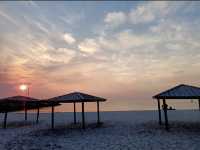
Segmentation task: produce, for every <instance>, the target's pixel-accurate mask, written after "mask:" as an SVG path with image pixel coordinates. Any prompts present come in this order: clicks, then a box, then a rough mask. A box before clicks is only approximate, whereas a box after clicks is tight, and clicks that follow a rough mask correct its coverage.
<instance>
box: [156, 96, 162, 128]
mask: <svg viewBox="0 0 200 150" xmlns="http://www.w3.org/2000/svg"><path fill="white" fill-rule="evenodd" d="M157 101H158V117H159V125H161V124H162V118H161V109H160V99H157Z"/></svg>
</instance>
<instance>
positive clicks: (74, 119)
mask: <svg viewBox="0 0 200 150" xmlns="http://www.w3.org/2000/svg"><path fill="white" fill-rule="evenodd" d="M74 124H76V103H75V102H74Z"/></svg>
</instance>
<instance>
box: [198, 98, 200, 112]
mask: <svg viewBox="0 0 200 150" xmlns="http://www.w3.org/2000/svg"><path fill="white" fill-rule="evenodd" d="M198 102H199V111H200V99H198Z"/></svg>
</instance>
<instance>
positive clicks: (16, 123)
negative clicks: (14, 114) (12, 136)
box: [2, 121, 36, 128]
mask: <svg viewBox="0 0 200 150" xmlns="http://www.w3.org/2000/svg"><path fill="white" fill-rule="evenodd" d="M35 124H36V123H35V122H33V121H13V122H9V123H7V125H6V128H20V127H29V126H33V125H35ZM2 128H3V125H2Z"/></svg>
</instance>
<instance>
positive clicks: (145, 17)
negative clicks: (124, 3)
mask: <svg viewBox="0 0 200 150" xmlns="http://www.w3.org/2000/svg"><path fill="white" fill-rule="evenodd" d="M168 13H169V3H168V2H164V1H160V2H157V1H156V2H149V3H147V4H143V5H139V6H138V7H137V8H136V9H132V10H131V11H130V13H129V18H130V22H131V23H133V24H140V23H149V22H152V21H154V20H155V19H156V18H159V17H165V16H166V15H167V14H168Z"/></svg>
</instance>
